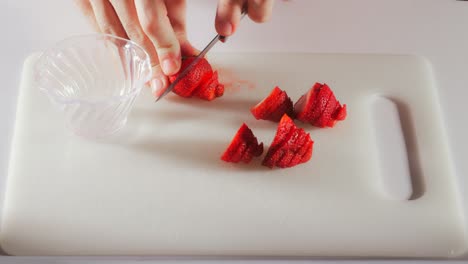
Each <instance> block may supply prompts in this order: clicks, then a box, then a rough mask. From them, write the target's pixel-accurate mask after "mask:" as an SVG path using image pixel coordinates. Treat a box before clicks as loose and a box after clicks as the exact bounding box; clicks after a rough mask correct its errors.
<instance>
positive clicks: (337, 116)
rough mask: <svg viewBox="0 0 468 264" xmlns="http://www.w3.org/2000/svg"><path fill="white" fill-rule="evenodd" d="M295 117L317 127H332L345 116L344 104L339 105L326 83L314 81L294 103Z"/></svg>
mask: <svg viewBox="0 0 468 264" xmlns="http://www.w3.org/2000/svg"><path fill="white" fill-rule="evenodd" d="M294 112H295V114H296V117H297V119H299V120H300V121H302V122H304V123H310V124H312V125H313V126H317V127H326V126H328V127H333V126H334V125H335V123H336V122H337V121H340V120H344V119H345V118H346V114H347V112H346V105H344V106H341V104H340V102H338V101H337V100H336V97H335V95H334V93H333V91H332V90H331V89H330V87H329V86H328V85H327V84H321V83H316V84H315V85H314V86H313V87H312V88H311V89H310V90H309V91H308V92H307V93H306V94H304V95H302V96H301V98H299V100H298V101H297V102H296V104H295V105H294Z"/></svg>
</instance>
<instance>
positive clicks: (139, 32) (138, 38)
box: [124, 24, 147, 44]
mask: <svg viewBox="0 0 468 264" xmlns="http://www.w3.org/2000/svg"><path fill="white" fill-rule="evenodd" d="M124 28H125V31H126V32H127V35H128V37H129V38H130V39H131V40H133V41H135V42H136V43H140V44H141V43H144V42H145V41H146V39H147V38H146V34H145V32H144V31H143V29H141V27H140V25H136V24H126V25H125V26H124Z"/></svg>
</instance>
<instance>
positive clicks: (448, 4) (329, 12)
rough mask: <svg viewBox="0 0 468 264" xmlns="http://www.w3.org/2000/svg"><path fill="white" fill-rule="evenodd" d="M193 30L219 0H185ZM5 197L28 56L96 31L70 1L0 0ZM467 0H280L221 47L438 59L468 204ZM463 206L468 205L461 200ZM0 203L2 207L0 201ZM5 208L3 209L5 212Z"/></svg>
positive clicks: (200, 36) (209, 17) (200, 35)
mask: <svg viewBox="0 0 468 264" xmlns="http://www.w3.org/2000/svg"><path fill="white" fill-rule="evenodd" d="M188 2H189V3H188V17H187V19H188V21H187V22H188V35H189V39H190V40H191V41H192V43H193V44H194V45H195V46H196V47H198V48H201V47H203V46H204V45H205V44H206V42H207V41H209V40H210V39H211V38H212V37H213V35H214V34H215V30H214V14H215V9H216V2H217V1H216V0H199V1H198V0H197V1H188ZM0 24H1V25H2V29H3V30H2V31H3V41H2V42H1V44H0V51H1V53H2V54H1V55H2V56H1V58H2V62H1V63H0V72H1V77H2V81H3V87H2V88H1V92H0V94H1V96H0V120H2V122H1V123H0V201H3V197H4V190H5V182H6V181H5V180H6V175H7V167H8V157H9V152H10V146H11V138H12V135H13V125H14V120H15V109H16V108H15V107H16V99H17V94H18V87H19V80H20V76H21V70H22V64H23V61H24V59H25V58H26V57H27V56H28V55H29V54H31V53H32V52H34V51H39V50H43V49H45V48H46V47H48V46H50V45H52V44H53V43H54V42H56V41H59V40H61V39H63V38H65V37H67V36H71V35H74V34H81V33H89V32H91V27H90V26H89V25H88V24H87V22H86V21H85V19H84V18H83V17H82V16H81V14H80V13H79V12H78V10H77V8H76V7H75V6H74V4H73V1H62V0H43V1H33V0H4V1H1V2H0ZM467 25H468V2H464V1H455V0H443V1H442V0H412V1H408V0H393V1H386V0H355V1H338V0H310V1H306V0H302V1H300V0H295V1H294V0H293V1H277V3H276V6H275V9H274V15H273V17H272V20H271V21H270V22H268V23H266V24H262V25H260V24H255V23H253V22H251V21H248V20H245V21H243V22H242V25H241V26H240V27H239V29H238V32H237V33H236V35H235V36H234V37H232V38H231V39H230V41H229V42H228V43H227V44H223V45H218V46H216V47H215V50H216V51H222V52H231V51H275V52H281V51H283V52H284V51H287V52H319V53H378V54H413V55H420V56H424V57H426V58H427V59H428V60H429V61H430V62H431V63H432V65H433V69H434V74H435V78H436V80H437V83H438V88H439V90H438V92H439V97H440V102H441V106H442V110H443V113H442V115H443V117H444V122H445V125H446V127H447V131H446V132H447V134H448V137H449V143H450V152H451V154H452V158H453V164H454V168H455V171H456V175H457V176H458V185H459V187H460V190H461V192H460V194H461V195H462V199H463V200H464V201H465V202H468V193H467V190H466V189H467V187H468V163H467V162H466V157H467V156H468V137H466V135H467V134H468V122H467V121H468V119H467V118H466V117H465V111H464V108H463V105H464V99H465V98H466V97H467V96H468V91H467V88H468V74H466V71H467V69H468V49H467V47H468V31H467V30H466V26H467ZM464 208H465V212H466V211H468V205H467V204H466V203H465V204H464ZM0 209H1V207H0ZM0 212H1V210H0Z"/></svg>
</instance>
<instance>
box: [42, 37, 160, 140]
mask: <svg viewBox="0 0 468 264" xmlns="http://www.w3.org/2000/svg"><path fill="white" fill-rule="evenodd" d="M35 71H36V74H35V80H36V84H37V86H38V88H39V89H40V90H42V91H43V92H44V93H45V94H46V95H47V96H48V97H49V98H50V99H51V101H52V102H53V104H54V105H55V106H57V107H58V108H59V109H60V110H61V111H62V112H63V113H64V115H65V119H66V122H67V124H68V126H69V127H70V129H71V130H72V131H73V132H74V133H75V134H77V135H79V136H83V137H88V138H102V137H105V136H108V135H111V134H113V133H115V132H116V131H118V130H120V129H121V128H122V127H124V126H125V124H126V122H127V117H128V114H129V113H130V111H131V109H132V107H133V105H134V102H135V99H136V97H137V96H138V94H139V93H140V91H141V89H142V88H143V87H144V86H145V83H147V82H148V81H149V80H150V77H151V64H150V59H149V56H148V54H147V53H146V51H145V50H144V49H143V48H141V47H140V46H139V45H137V44H136V43H134V42H132V41H129V40H126V39H122V38H118V37H114V36H111V35H103V34H93V35H83V36H76V37H71V38H68V39H65V40H63V41H61V42H59V43H57V44H56V45H54V46H53V47H51V48H50V49H48V50H47V51H45V52H44V54H43V55H42V56H41V57H40V58H39V60H38V62H37V64H36V68H35Z"/></svg>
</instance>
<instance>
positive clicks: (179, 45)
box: [75, 0, 198, 93]
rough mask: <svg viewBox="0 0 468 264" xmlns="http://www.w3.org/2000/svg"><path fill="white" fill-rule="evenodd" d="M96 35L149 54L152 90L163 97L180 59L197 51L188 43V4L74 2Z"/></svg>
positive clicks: (165, 0)
mask: <svg viewBox="0 0 468 264" xmlns="http://www.w3.org/2000/svg"><path fill="white" fill-rule="evenodd" d="M75 2H76V3H77V5H78V6H79V7H80V9H81V10H82V11H83V13H84V14H85V16H86V17H87V18H88V20H89V21H90V22H91V24H92V25H93V27H94V28H95V30H96V31H98V32H101V33H105V34H111V35H115V36H118V37H121V38H126V39H131V40H133V41H135V42H136V43H138V44H139V45H141V46H142V47H143V48H144V49H145V50H146V51H147V52H148V54H149V56H150V59H151V65H152V68H153V76H152V80H151V82H150V83H151V88H152V90H153V93H161V91H163V90H165V89H166V88H167V87H168V85H169V80H168V77H167V76H170V75H173V74H175V73H177V72H178V71H179V70H180V66H181V58H182V55H184V56H194V55H197V54H198V51H197V50H196V49H195V48H194V47H193V46H192V45H191V44H190V42H189V41H188V40H187V34H186V30H185V9H186V3H185V0H75Z"/></svg>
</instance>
